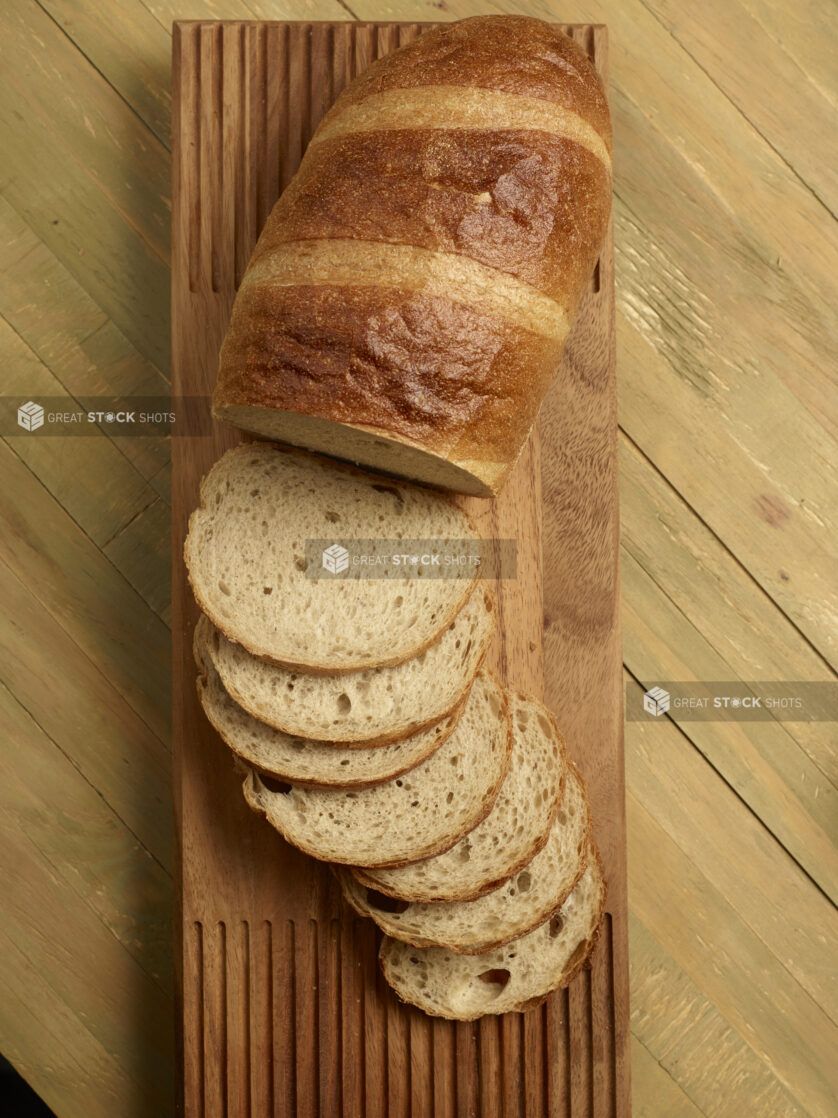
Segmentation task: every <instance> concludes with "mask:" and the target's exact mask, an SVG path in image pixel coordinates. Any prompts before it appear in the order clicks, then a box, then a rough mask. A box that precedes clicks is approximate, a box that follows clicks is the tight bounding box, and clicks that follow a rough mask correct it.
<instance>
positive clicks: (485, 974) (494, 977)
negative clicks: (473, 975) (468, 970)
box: [477, 967, 512, 998]
mask: <svg viewBox="0 0 838 1118" xmlns="http://www.w3.org/2000/svg"><path fill="white" fill-rule="evenodd" d="M477 977H478V978H479V979H480V981H481V982H484V983H485V984H486V985H487V986H495V987H496V989H495V990H490V991H489V996H490V997H495V998H496V997H497V996H498V994H499V993H500V992H501V990H502V989H503V988H504V986H505V985H506V984H507V982H508V981H509V980H510V978H511V977H512V974H511V973H510V972H509V971H508V970H506V969H505V968H504V967H496V968H495V969H494V970H484V971H481V972H480V974H478V976H477Z"/></svg>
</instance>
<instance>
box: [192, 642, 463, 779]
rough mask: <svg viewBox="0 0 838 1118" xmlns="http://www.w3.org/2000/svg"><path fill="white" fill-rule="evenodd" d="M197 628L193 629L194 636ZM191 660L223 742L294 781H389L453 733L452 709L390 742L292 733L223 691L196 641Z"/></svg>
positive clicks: (454, 716)
mask: <svg viewBox="0 0 838 1118" xmlns="http://www.w3.org/2000/svg"><path fill="white" fill-rule="evenodd" d="M200 632H201V630H200V629H199V628H196V630H195V633H196V638H198V636H199V635H200ZM204 633H206V630H204ZM195 660H196V663H197V664H198V668H199V670H200V672H201V674H200V675H199V676H198V681H197V684H198V696H199V698H200V700H201V705H202V706H203V708H204V713H205V714H206V716H207V718H208V719H209V720H210V722H211V723H212V725H213V726H214V727H215V729H216V730H217V731H218V733H219V734H220V735H221V737H222V738H223V740H224V741H225V742H226V744H227V745H228V746H229V747H230V748H231V749H232V750H233V752H234V753H236V754H237V755H238V756H239V757H241V758H242V760H244V761H247V763H248V764H249V765H254V766H255V767H256V768H257V769H259V770H261V771H262V772H265V773H268V774H270V775H272V776H277V777H281V778H282V779H284V780H288V781H291V782H292V783H294V784H303V785H312V786H319V785H327V786H330V787H332V786H337V787H342V788H362V787H365V786H366V785H369V784H377V783H378V782H379V781H382V780H389V779H392V778H393V777H396V776H399V775H401V773H404V772H407V771H408V769H412V768H414V767H415V766H416V765H418V764H420V763H421V762H422V761H424V760H426V759H427V758H428V757H430V755H431V754H432V753H433V752H434V750H436V749H438V748H439V747H440V746H441V745H442V743H443V742H444V741H445V739H446V738H447V737H448V735H449V734H450V733H451V732H452V731H453V729H454V727H455V726H456V725H457V719H458V717H459V715H460V710H459V708H457V709H456V710H455V711H454V712H453V713H452V714H449V715H448V716H447V717H446V718H444V719H443V720H442V721H441V722H437V723H436V725H434V726H430V727H428V729H427V730H420V731H419V733H418V734H414V735H413V736H412V737H409V738H405V739H404V741H400V742H396V743H395V744H393V745H378V746H375V747H374V748H372V749H342V748H340V747H339V746H334V745H328V744H324V743H323V742H320V741H311V740H309V739H306V738H297V737H292V736H291V735H290V734H284V733H283V732H282V730H274V729H273V728H272V727H270V726H266V725H265V723H264V722H260V721H259V720H258V718H254V717H253V716H252V715H250V714H248V713H247V711H246V710H243V709H242V708H241V707H240V706H239V705H238V703H236V702H234V701H233V700H232V699H231V698H230V696H229V695H228V694H227V692H226V691H225V690H224V685H223V684H222V682H221V678H220V676H219V674H218V672H217V671H216V670H215V668H214V667H213V665H212V660H211V659H210V656H209V653H208V651H207V650H206V648H205V647H204V646H203V644H202V642H201V641H200V640H199V639H196V641H195Z"/></svg>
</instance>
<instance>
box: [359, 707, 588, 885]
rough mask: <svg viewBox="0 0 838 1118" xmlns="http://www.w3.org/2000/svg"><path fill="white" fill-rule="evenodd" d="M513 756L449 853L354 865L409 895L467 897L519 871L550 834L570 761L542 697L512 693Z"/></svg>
mask: <svg viewBox="0 0 838 1118" xmlns="http://www.w3.org/2000/svg"><path fill="white" fill-rule="evenodd" d="M510 708H511V711H512V760H511V762H510V765H509V773H508V774H507V777H506V780H505V781H504V784H503V787H502V788H501V791H500V795H499V796H498V798H497V800H496V802H495V806H494V808H493V809H492V813H491V815H489V816H488V817H487V818H486V819H485V820H484V822H483V823H481V824H480V826H479V827H476V828H475V829H474V830H473V831H471V832H470V833H469V834H468V835H466V836H465V837H464V838H462V839H461V840H460V841H459V842H458V843H457V844H456V846H454V847H453V848H452V849H451V850H448V851H446V853H445V854H443V855H439V856H437V857H435V858H432V859H427V860H425V861H423V862H414V863H413V864H411V865H409V866H404V867H403V868H400V869H387V870H375V871H373V870H372V869H371V868H369V867H366V866H364V867H363V868H362V867H360V866H355V867H354V869H353V872H354V873H355V874H356V876H357V878H358V880H359V881H360V882H361V884H362V885H365V886H367V887H368V888H370V889H375V890H376V891H377V892H380V893H384V894H385V895H386V896H389V897H396V898H398V899H399V900H405V901H421V902H430V901H466V900H474V899H475V898H477V897H480V896H482V895H483V894H484V893H489V892H491V891H492V890H493V889H496V888H497V886H498V885H499V884H500V883H501V882H503V881H505V880H506V879H507V878H509V877H511V876H512V875H513V874H516V873H518V871H519V870H522V869H523V868H524V866H526V864H527V863H528V862H530V861H532V859H533V858H534V857H535V855H536V854H537V853H538V851H539V850H541V848H542V847H543V846H544V844H545V843H546V842H547V836H548V835H549V834H550V828H551V827H552V825H553V820H554V819H555V817H556V814H557V812H558V810H559V805H560V803H561V798H562V792H563V781H564V776H565V771H566V767H567V755H566V752H565V745H564V739H563V737H562V735H561V734H560V733H559V730H558V727H557V726H556V722H555V719H554V718H553V716H552V714H551V713H550V712H549V711H548V710H547V709H546V707H544V706H543V705H542V704H541V703H540V702H538V701H537V700H536V699H529V698H526V697H525V696H523V695H517V694H515V695H510Z"/></svg>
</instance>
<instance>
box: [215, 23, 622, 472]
mask: <svg viewBox="0 0 838 1118" xmlns="http://www.w3.org/2000/svg"><path fill="white" fill-rule="evenodd" d="M422 89H426V90H434V89H437V90H439V89H441V90H442V91H443V92H446V91H447V90H453V91H455V92H456V91H457V90H458V89H461V90H464V91H465V90H469V89H471V90H473V91H474V90H476V91H479V92H481V94H482V95H484V96H485V93H486V91H490V92H492V91H493V92H494V93H497V94H498V95H503V96H508V97H510V98H511V99H512V100H514V99H515V98H518V99H526V100H527V101H528V102H529V103H535V104H539V103H541V104H543V103H549V104H550V105H551V106H557V107H558V108H559V109H561V111H562V112H563V113H565V114H567V113H569V114H572V115H573V119H574V120H576V121H577V122H581V125H582V127H583V128H584V129H586V130H587V132H588V133H590V134H593V135H594V138H595V139H596V141H597V145H599V147H600V154H603V153H602V145H603V144H604V146H605V149H606V150H607V152H609V153H610V151H611V133H610V124H609V116H608V105H607V101H606V98H605V93H604V90H603V87H602V83H601V81H600V79H599V76H598V74H597V73H596V70H595V68H594V66H593V65H592V63H591V62H590V60H589V59H588V57H587V56H586V54H585V53H584V51H583V50H582V49H581V48H580V47H579V46H578V45H577V44H576V43H574V42H573V41H572V40H571V39H570V38H568V37H567V36H566V35H563V34H562V33H561V32H559V31H558V30H556V28H554V27H552V26H551V25H549V24H547V23H544V22H542V21H540V20H536V19H529V18H526V17H513V16H479V17H475V18H472V19H466V20H462V21H459V22H457V23H453V24H449V25H447V26H445V27H443V28H440V29H439V30H436V31H433V32H429V33H427V34H425V35H422V36H420V38H419V39H417V40H416V41H415V42H413V43H411V44H410V45H408V46H406V47H404V48H402V49H401V50H399V51H396V52H395V53H393V54H391V55H388V56H387V57H385V58H383V59H381V60H380V61H378V62H376V63H374V64H373V65H372V66H370V67H369V69H368V70H366V71H365V72H364V73H363V74H362V75H360V77H358V78H356V79H355V80H354V81H353V82H352V83H351V84H350V85H349V86H348V87H347V88H346V90H344V92H343V93H342V94H341V96H340V97H339V98H338V100H337V101H336V103H335V105H334V106H333V107H332V109H331V110H330V111H329V113H327V115H326V117H325V118H324V121H323V123H322V125H321V128H320V129H319V130H318V135H316V136H315V139H316V141H317V142H315V143H313V144H312V145H311V146H310V147H309V150H308V152H307V153H306V155H305V158H304V160H303V162H302V165H301V167H300V170H299V171H298V173H297V175H296V176H295V178H294V180H293V182H292V183H291V185H290V186H289V187H288V189H287V190H286V192H285V194H284V195H283V196H282V198H280V200H279V202H278V203H277V205H276V207H275V208H274V211H273V212H272V214H271V216H270V218H269V219H268V223H267V225H266V227H265V229H264V231H263V233H262V235H261V237H260V239H259V243H258V244H257V246H256V249H255V252H254V256H253V260H252V261H251V266H250V269H249V272H248V275H250V276H251V277H252V282H248V280H247V278H246V280H245V282H244V283H243V285H242V288H241V290H240V292H239V295H238V296H237V299H236V303H235V306H234V310H233V316H232V321H231V325H230V330H229V333H228V335H227V338H226V340H225V343H224V346H223V348H222V352H221V361H220V370H219V377H218V383H217V387H216V392H215V396H214V398H213V405H214V408H215V409H216V413H217V415H218V416H219V418H223V419H228V420H229V421H232V422H243V425H244V426H249V428H250V429H252V430H256V431H262V432H263V433H268V434H270V433H271V432H270V430H269V429H268V428H266V427H264V426H263V427H260V426H259V424H258V423H256V422H254V420H253V418H252V416H251V418H250V419H249V422H248V421H247V420H243V418H242V417H241V416H240V415H237V414H236V409H237V408H253V409H264V410H265V411H266V412H270V411H272V410H275V411H276V412H281V413H285V414H287V415H288V416H290V417H291V420H290V421H289V424H288V425H287V432H286V433H280V434H279V435H278V436H277V437H279V438H288V440H289V441H291V442H295V441H300V442H305V437H301V438H300V439H299V440H295V439H294V438H293V437H292V431H293V430H294V425H293V417H295V416H311V417H314V418H316V419H317V420H318V421H323V422H325V423H327V424H332V423H334V424H343V425H345V426H347V427H350V428H352V429H353V436H355V435H357V438H354V439H353V440H352V441H353V445H354V446H355V447H356V450H355V452H354V454H350V453H348V452H347V451H346V450H345V449H342V447H343V444H342V442H341V439H340V435H339V433H338V432H336V435H335V438H334V439H330V440H329V441H328V442H327V443H326V444H325V447H324V444H323V443H321V444H320V449H324V448H325V449H328V450H329V452H330V453H335V454H336V455H341V454H343V456H344V457H355V458H356V460H359V461H368V462H371V463H373V464H374V465H377V466H378V467H379V468H385V469H389V468H392V469H393V470H394V472H396V473H399V472H403V473H406V474H408V475H409V476H415V477H418V478H419V480H422V481H429V482H430V483H431V484H434V483H435V481H434V478H433V476H430V475H429V474H428V472H427V471H426V472H425V473H423V472H422V471H423V470H424V469H425V467H424V465H420V464H418V463H417V462H416V461H415V459H409V461H410V465H408V466H406V467H404V468H402V469H400V468H399V466H398V465H397V464H395V462H392V463H391V461H390V459H389V458H388V457H386V456H382V455H381V454H380V453H378V452H375V453H369V454H368V455H367V457H366V458H365V457H364V454H365V453H366V450H364V449H357V448H358V446H360V445H362V444H363V443H364V440H365V439H366V440H367V443H371V442H374V441H375V436H376V435H382V436H385V437H386V438H388V439H392V440H393V442H394V443H396V444H402V445H404V446H406V447H413V448H416V449H419V450H422V451H426V452H427V453H428V454H430V455H431V456H436V457H437V458H438V459H440V460H443V461H446V462H450V463H452V464H453V465H454V466H455V467H458V468H459V469H460V470H462V472H463V473H464V475H465V476H466V477H467V478H468V481H461V480H460V478H459V475H458V472H457V470H456V469H455V470H453V471H452V473H451V475H450V476H448V477H447V478H446V480H445V481H444V482H441V484H447V485H450V487H451V488H454V489H458V488H459V489H462V491H464V492H478V493H488V492H497V491H498V490H499V488H500V486H501V484H502V482H503V480H504V478H505V477H506V475H507V474H508V472H509V469H510V468H511V466H512V464H513V463H514V461H515V460H516V458H517V457H518V454H519V452H520V450H521V448H522V446H523V445H524V442H525V441H526V438H527V436H528V434H529V431H530V429H531V427H532V423H533V420H534V418H535V415H536V413H537V410H538V406H539V404H540V403H541V400H542V398H543V396H544V394H545V392H546V390H547V388H548V386H549V383H550V381H551V379H552V377H553V375H554V374H555V372H556V370H557V368H558V365H559V361H560V358H561V352H562V348H563V342H562V339H561V338H559V337H558V336H554V337H545V336H539V334H538V333H537V332H536V330H535V328H534V327H533V324H532V322H530V324H529V328H528V327H527V326H526V325H524V324H522V321H521V319H520V317H519V318H518V319H516V314H515V307H513V306H512V301H511V300H509V301H508V305H509V314H508V315H505V314H504V306H505V305H507V301H506V297H505V296H503V298H502V302H503V304H504V306H500V307H499V306H498V305H497V304H498V297H497V291H495V296H496V298H495V306H494V309H492V310H488V311H487V309H486V308H485V307H484V308H483V309H482V310H481V309H478V308H477V307H476V306H474V305H469V300H468V298H467V297H466V294H465V292H463V291H462V290H461V292H460V295H459V297H458V293H457V286H456V282H455V281H454V280H453V279H452V278H451V275H450V272H451V271H452V270H453V265H448V269H449V273H448V275H446V264H445V261H444V260H442V259H440V261H439V268H438V270H439V272H440V274H441V276H442V282H443V284H444V290H443V291H442V293H440V292H439V290H434V292H433V293H431V292H430V291H429V290H418V291H417V290H413V291H408V290H406V289H405V288H404V287H402V288H401V289H399V288H398V287H397V286H396V285H395V281H394V280H391V281H390V282H389V286H388V279H387V275H386V274H385V272H384V271H383V272H382V276H381V284H382V285H381V286H368V287H360V286H356V285H355V284H354V283H353V282H352V276H351V275H350V276H349V277H348V281H347V277H344V278H343V280H342V281H341V282H340V283H337V282H335V281H334V279H333V280H332V281H331V282H329V281H328V280H324V281H323V282H320V280H319V277H318V282H317V283H316V284H309V285H306V284H304V283H297V284H296V286H284V287H283V286H282V284H281V283H276V282H270V281H269V280H265V279H260V278H258V276H257V275H256V274H255V272H254V271H253V269H254V265H256V264H258V263H259V262H260V261H263V262H264V261H266V260H270V259H272V258H273V257H275V256H276V255H277V250H278V248H279V246H280V245H283V244H285V245H287V244H288V243H289V242H292V241H296V242H306V241H325V240H327V239H329V240H335V241H344V242H347V241H353V240H354V241H364V242H366V243H367V244H371V243H372V244H375V243H378V244H382V243H386V244H391V245H392V244H399V245H410V246H414V247H416V248H417V249H421V250H423V251H426V252H432V253H446V254H448V255H449V256H451V255H452V254H453V255H454V257H455V258H462V259H467V260H470V261H473V262H475V265H479V266H480V267H482V268H491V269H494V270H495V272H496V273H497V274H498V275H499V276H500V277H501V278H503V277H514V280H515V281H517V282H521V283H526V284H528V285H529V286H530V288H531V289H535V291H537V292H538V293H540V294H541V295H542V296H546V297H548V298H549V299H551V300H553V302H554V303H555V306H556V309H557V311H558V313H559V314H563V315H564V319H565V327H564V328H565V332H566V330H567V320H568V319H569V318H570V317H572V315H573V313H574V312H575V310H576V309H577V306H578V303H579V301H580V299H581V297H582V294H583V293H584V290H585V285H586V282H587V279H588V277H589V275H590V273H591V271H592V269H593V267H594V264H595V262H596V258H597V253H598V251H599V248H600V245H601V241H602V237H603V235H604V233H605V229H606V226H607V222H608V215H609V211H610V204H611V183H610V172H609V170H608V168H607V167H606V166H605V164H604V163H603V161H602V158H600V157H598V156H597V155H596V154H595V153H594V151H593V150H592V149H591V147H590V144H589V145H588V146H587V147H586V146H585V141H584V139H582V138H580V136H579V134H578V130H577V132H576V133H575V135H576V138H571V136H572V135H574V132H573V128H572V127H571V128H570V130H569V132H568V129H567V128H564V126H562V127H563V128H564V133H567V134H560V133H562V129H561V128H560V129H559V130H558V132H557V133H553V132H550V131H542V130H537V129H536V128H530V129H529V130H528V129H527V128H526V127H523V126H520V121H519V120H518V117H517V116H516V115H515V114H513V113H510V119H509V121H508V123H509V127H506V128H504V127H503V124H504V123H507V121H506V120H505V118H504V117H503V111H502V109H501V110H499V111H498V112H493V113H492V114H491V115H492V117H493V120H494V119H496V118H499V119H500V124H499V125H497V126H495V125H493V126H492V127H491V128H489V127H450V126H446V119H447V118H446V116H445V113H444V112H443V111H441V110H438V111H437V113H436V115H435V114H434V113H431V114H430V122H431V124H433V125H437V124H438V126H435V127H431V126H427V121H426V119H425V118H423V120H422V122H421V123H422V126H421V127H414V126H413V125H411V126H410V127H403V126H402V124H403V120H402V119H401V118H402V117H404V116H405V115H406V114H407V109H406V108H405V105H407V106H408V108H409V101H410V98H411V96H413V97H416V96H417V93H418V91H421V90H422ZM400 90H404V91H405V94H404V98H403V99H402V100H404V102H405V104H403V105H402V106H401V110H400V113H401V115H400V124H399V126H397V127H394V126H393V125H392V123H391V125H390V126H389V127H388V125H387V113H386V110H382V113H381V114H380V115H379V116H378V117H377V118H376V121H375V128H374V129H373V130H371V131H363V130H362V131H354V132H353V131H351V130H349V131H346V130H343V131H341V130H340V129H339V128H338V129H337V131H335V132H334V134H333V135H332V136H331V138H329V128H330V127H332V126H334V125H335V122H337V121H339V120H340V117H341V114H342V113H343V112H344V110H345V109H346V108H347V107H348V106H349V107H351V108H352V111H353V112H354V111H355V110H356V109H358V111H359V112H360V111H361V109H359V108H358V107H359V106H360V107H361V108H363V105H364V103H365V101H366V100H368V99H370V98H374V97H376V96H378V95H382V96H384V95H387V96H389V95H390V94H393V95H394V96H396V97H398V95H399V91H400ZM408 115H409V114H408ZM436 116H438V121H437V119H436ZM348 118H349V114H347V120H348ZM538 127H539V128H540V125H539V126H538ZM319 137H324V138H319ZM597 145H594V146H595V147H596V146H597ZM437 278H438V277H437ZM437 286H438V285H437ZM488 286H489V289H490V290H494V286H493V285H491V284H489V285H488ZM449 290H450V295H449V293H448V292H449ZM519 315H520V311H519ZM539 321H541V319H539ZM543 333H544V331H542V334H543ZM225 408H229V409H231V410H230V411H227V412H225V410H224V409H225ZM283 430H286V429H283ZM333 448H334V449H333Z"/></svg>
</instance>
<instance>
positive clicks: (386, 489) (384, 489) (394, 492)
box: [371, 485, 404, 505]
mask: <svg viewBox="0 0 838 1118" xmlns="http://www.w3.org/2000/svg"><path fill="white" fill-rule="evenodd" d="M371 488H373V489H374V490H375V491H376V493H389V494H390V496H391V497H395V498H396V500H397V501H398V502H399V504H400V505H403V504H404V495H403V494H402V493H400V492H399V490H398V489H396V487H395V485H373V486H372V487H371Z"/></svg>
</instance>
